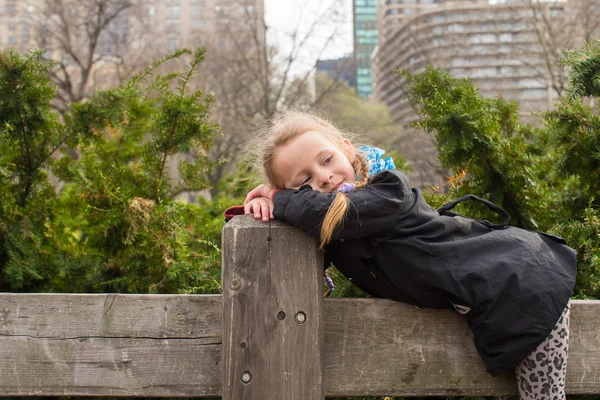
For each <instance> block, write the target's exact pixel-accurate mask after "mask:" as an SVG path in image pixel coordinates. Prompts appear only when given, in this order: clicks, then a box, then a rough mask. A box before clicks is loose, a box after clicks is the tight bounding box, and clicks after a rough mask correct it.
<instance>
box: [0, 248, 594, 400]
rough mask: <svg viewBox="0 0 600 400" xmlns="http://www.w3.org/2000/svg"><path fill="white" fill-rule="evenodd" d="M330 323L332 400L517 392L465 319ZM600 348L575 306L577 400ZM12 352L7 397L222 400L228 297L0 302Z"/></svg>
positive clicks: (2, 376)
mask: <svg viewBox="0 0 600 400" xmlns="http://www.w3.org/2000/svg"><path fill="white" fill-rule="evenodd" d="M294 257H296V258H297V259H300V256H298V255H294ZM278 271H282V272H283V269H281V270H278ZM286 279H287V277H286ZM319 285H320V283H319ZM290 290H292V292H290V293H289V296H287V297H289V298H290V299H292V298H293V297H295V294H294V292H293V290H295V289H290ZM267 296H272V294H270V293H267ZM292 300H293V299H292ZM282 304H283V303H282ZM109 305H110V306H109ZM165 307H166V309H165ZM283 307H292V306H290V305H289V304H288V303H285V304H283ZM105 309H107V310H108V312H105ZM291 309H294V308H293V307H292V308H291ZM276 310H278V308H276ZM285 310H288V308H285ZM256 313H258V311H256V312H255V315H257V314H256ZM289 314H290V313H288V312H286V318H285V319H288V318H289ZM292 314H293V312H292ZM309 315H310V314H309ZM260 318H261V321H262V323H263V324H264V326H265V328H264V329H266V327H271V328H273V329H274V330H273V332H276V333H277V334H279V332H280V331H281V330H277V329H279V328H281V329H283V328H282V325H280V326H277V325H267V322H268V321H269V316H268V315H262V316H261V317H260ZM285 319H284V321H285ZM308 321H310V318H309V320H308ZM243 322H244V321H242V323H243ZM279 322H281V321H279ZM323 322H324V326H325V346H324V348H323V351H324V354H323V357H324V360H323V362H324V369H323V374H324V378H323V382H324V386H325V393H326V394H327V395H328V396H342V395H348V396H350V395H356V396H358V395H395V396H411V395H418V396H423V395H453V394H454V395H483V394H486V395H498V394H510V393H516V388H515V384H514V379H513V378H512V376H510V375H507V376H505V377H501V378H492V377H491V376H489V375H487V374H486V373H485V371H484V369H483V364H482V363H481V361H480V360H479V358H478V356H477V354H476V352H475V349H474V347H473V344H472V342H471V340H472V339H471V334H470V333H469V331H468V329H467V327H466V324H465V322H464V320H463V319H462V317H461V316H460V315H457V314H456V313H453V312H450V311H438V310H425V309H423V310H418V309H416V308H414V307H411V306H407V305H405V304H400V303H394V302H391V301H387V300H380V299H326V301H325V310H324V317H323ZM241 329H243V328H241ZM290 329H291V328H290ZM250 333H251V332H249V334H250ZM249 343H250V342H247V346H249ZM598 349H600V302H599V301H573V302H572V306H571V345H570V352H569V364H568V375H567V392H568V393H569V394H598V393H600V352H599V351H598ZM0 355H1V356H0V357H1V362H0V396H30V395H38V396H42V395H90V396H117V395H118V396H165V397H175V396H185V397H192V396H193V397H211V396H217V395H220V393H221V387H222V368H223V364H222V362H221V296H199V295H187V296H178V295H143V296H142V295H90V294H83V295H80V294H78V295H74V294H41V295H40V294H0ZM284 357H285V356H284ZM282 360H283V361H281V362H282V363H284V362H290V363H291V362H297V364H298V366H301V365H302V363H304V360H303V359H302V358H293V359H292V358H289V357H288V358H283V359H282ZM283 398H287V397H283Z"/></svg>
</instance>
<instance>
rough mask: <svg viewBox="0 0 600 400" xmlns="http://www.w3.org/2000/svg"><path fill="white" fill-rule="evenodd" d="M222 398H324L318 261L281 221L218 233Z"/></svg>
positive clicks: (309, 242)
mask: <svg viewBox="0 0 600 400" xmlns="http://www.w3.org/2000/svg"><path fill="white" fill-rule="evenodd" d="M223 243H224V244H226V245H224V246H223V280H222V281H223V282H228V284H226V285H224V287H223V367H224V372H223V399H224V400H234V399H235V400H237V399H257V400H258V399H260V400H263V399H264V400H268V399H273V400H274V399H281V398H285V399H291V400H296V399H297V400H305V399H315V400H316V399H323V398H324V391H323V390H324V389H323V381H322V356H321V344H322V342H323V327H322V320H323V318H322V316H323V311H322V309H323V291H322V283H321V282H322V279H321V277H322V273H323V271H322V270H323V258H322V254H321V253H320V252H318V251H317V250H316V246H315V240H314V239H312V238H310V237H308V236H307V235H305V234H304V233H302V232H301V231H299V230H296V229H290V227H289V226H287V225H284V224H282V223H281V222H276V221H274V222H270V223H269V224H265V223H262V222H260V221H254V220H253V219H252V218H250V217H248V218H235V219H234V220H232V221H231V222H229V223H228V224H227V226H226V227H225V228H224V230H223Z"/></svg>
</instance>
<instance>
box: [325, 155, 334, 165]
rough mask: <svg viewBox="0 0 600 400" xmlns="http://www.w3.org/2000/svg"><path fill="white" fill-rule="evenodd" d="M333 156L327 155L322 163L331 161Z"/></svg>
mask: <svg viewBox="0 0 600 400" xmlns="http://www.w3.org/2000/svg"><path fill="white" fill-rule="evenodd" d="M332 158H333V156H329V157H327V158H326V159H325V161H324V162H323V164H324V165H327V164H329V163H330V162H331V159H332Z"/></svg>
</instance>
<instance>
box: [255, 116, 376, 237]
mask: <svg viewBox="0 0 600 400" xmlns="http://www.w3.org/2000/svg"><path fill="white" fill-rule="evenodd" d="M265 131H266V132H263V135H260V137H261V139H260V140H261V146H260V147H261V148H262V149H261V151H260V153H259V155H258V159H259V162H260V166H261V168H260V169H261V172H262V174H263V177H264V178H265V180H266V181H267V183H268V184H269V185H271V186H273V187H276V188H283V183H282V182H279V181H278V180H277V176H276V173H275V171H274V170H273V160H274V159H275V156H276V154H277V150H278V149H279V148H280V147H282V146H284V145H286V144H287V143H289V142H290V141H291V140H292V139H294V138H296V137H298V136H300V135H302V134H303V133H306V132H308V131H316V132H319V133H321V134H323V135H324V136H325V137H326V138H327V139H328V140H330V141H331V143H333V144H334V145H335V146H337V147H338V148H339V149H340V150H342V151H344V148H343V143H344V139H348V137H349V136H351V135H349V134H347V133H342V132H341V131H340V130H339V129H337V128H336V127H335V126H334V125H333V124H332V123H331V122H329V121H327V120H326V119H324V118H321V117H319V116H317V115H316V114H315V113H314V112H306V111H287V112H285V113H282V114H279V115H277V116H276V117H274V118H273V119H272V121H271V122H270V124H269V125H268V126H267V127H266V128H265ZM344 154H346V153H345V152H344ZM346 156H347V155H346ZM352 167H353V168H354V172H355V174H356V175H357V176H358V177H359V178H358V179H357V180H356V181H355V182H352V183H354V185H355V187H356V188H357V189H358V188H361V187H364V186H366V185H367V182H368V179H369V168H368V165H367V162H366V160H365V158H364V157H363V156H362V155H361V154H359V153H356V157H355V158H354V161H353V163H352ZM349 202H350V201H349V199H348V197H347V196H346V194H345V193H342V192H337V193H336V196H335V199H334V200H333V202H332V203H331V205H330V206H329V209H328V210H327V213H326V214H325V218H324V219H323V224H322V226H321V232H320V241H321V245H320V248H321V249H322V248H324V247H325V245H326V244H328V243H329V242H330V241H331V237H332V236H333V232H334V230H335V229H336V228H337V227H338V226H339V225H341V224H343V221H344V218H345V217H346V214H347V212H348V207H349Z"/></svg>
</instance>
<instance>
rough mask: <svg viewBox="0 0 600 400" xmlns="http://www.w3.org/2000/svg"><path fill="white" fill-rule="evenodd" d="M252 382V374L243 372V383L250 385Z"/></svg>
mask: <svg viewBox="0 0 600 400" xmlns="http://www.w3.org/2000/svg"><path fill="white" fill-rule="evenodd" d="M251 381H252V374H251V373H250V371H244V372H242V382H244V383H250V382H251Z"/></svg>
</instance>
